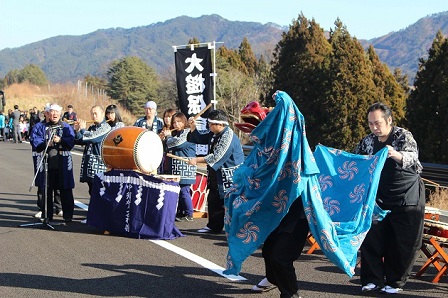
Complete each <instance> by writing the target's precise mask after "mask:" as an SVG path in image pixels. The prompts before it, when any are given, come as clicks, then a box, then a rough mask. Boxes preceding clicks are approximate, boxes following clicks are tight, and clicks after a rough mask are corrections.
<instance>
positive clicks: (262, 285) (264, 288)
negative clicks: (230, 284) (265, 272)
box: [251, 277, 276, 293]
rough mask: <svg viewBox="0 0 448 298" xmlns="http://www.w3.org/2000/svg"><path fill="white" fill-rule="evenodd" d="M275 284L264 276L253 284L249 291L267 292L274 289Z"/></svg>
mask: <svg viewBox="0 0 448 298" xmlns="http://www.w3.org/2000/svg"><path fill="white" fill-rule="evenodd" d="M275 288H276V286H275V285H273V284H271V283H270V282H269V280H268V279H267V278H266V277H265V278H263V279H262V280H261V281H260V282H259V283H258V284H257V285H255V286H253V287H252V289H251V291H252V292H255V293H263V292H268V291H270V290H273V289H275Z"/></svg>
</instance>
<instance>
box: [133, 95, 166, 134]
mask: <svg viewBox="0 0 448 298" xmlns="http://www.w3.org/2000/svg"><path fill="white" fill-rule="evenodd" d="M144 109H145V114H146V116H144V117H141V118H138V119H137V121H135V123H134V126H138V127H143V128H146V129H147V130H150V131H153V132H155V133H156V134H159V133H160V132H161V131H162V129H163V121H162V119H159V118H158V117H157V104H156V103H155V102H154V101H148V102H147V103H146V104H145V107H144Z"/></svg>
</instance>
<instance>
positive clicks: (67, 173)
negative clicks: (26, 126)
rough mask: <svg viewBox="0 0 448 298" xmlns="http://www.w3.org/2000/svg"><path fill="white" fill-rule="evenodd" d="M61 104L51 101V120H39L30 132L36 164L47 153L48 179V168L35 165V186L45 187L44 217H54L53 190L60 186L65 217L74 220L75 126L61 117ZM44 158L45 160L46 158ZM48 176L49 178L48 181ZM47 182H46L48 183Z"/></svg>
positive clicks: (51, 218)
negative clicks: (46, 170)
mask: <svg viewBox="0 0 448 298" xmlns="http://www.w3.org/2000/svg"><path fill="white" fill-rule="evenodd" d="M61 111H62V107H61V106H60V105H58V104H55V103H53V104H51V105H49V107H48V112H47V116H48V119H47V120H48V121H47V122H39V123H41V125H36V126H35V127H34V129H33V131H32V132H31V137H30V142H31V146H32V147H33V149H35V152H36V153H40V152H43V151H44V150H45V148H47V150H46V151H45V153H46V156H45V155H44V154H42V155H37V156H36V157H37V159H38V160H37V162H36V165H39V164H40V160H39V158H43V157H46V164H47V169H48V172H47V179H44V178H45V176H44V174H45V171H44V170H43V167H40V168H35V171H37V172H38V175H37V176H36V181H35V182H36V186H38V187H40V188H41V189H45V187H46V198H47V206H46V207H47V208H46V211H47V214H42V217H43V218H46V219H48V220H53V193H54V190H57V189H58V190H59V191H60V194H61V203H62V211H63V217H64V221H65V222H66V223H68V222H71V221H72V219H73V211H74V206H75V204H74V198H73V188H74V187H75V180H74V178H73V159H72V154H71V152H70V151H71V150H72V149H73V146H74V145H75V134H74V132H73V129H72V128H71V126H70V125H68V124H67V123H64V122H62V121H61ZM44 162H45V160H44ZM45 180H47V181H45ZM45 182H46V183H45Z"/></svg>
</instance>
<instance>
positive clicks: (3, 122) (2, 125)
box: [0, 110, 6, 142]
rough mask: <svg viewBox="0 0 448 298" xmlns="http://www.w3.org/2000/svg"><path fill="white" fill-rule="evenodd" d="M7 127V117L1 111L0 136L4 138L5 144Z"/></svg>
mask: <svg viewBox="0 0 448 298" xmlns="http://www.w3.org/2000/svg"><path fill="white" fill-rule="evenodd" d="M5 127H6V117H5V115H3V111H1V110H0V135H1V137H2V141H3V142H6V134H5Z"/></svg>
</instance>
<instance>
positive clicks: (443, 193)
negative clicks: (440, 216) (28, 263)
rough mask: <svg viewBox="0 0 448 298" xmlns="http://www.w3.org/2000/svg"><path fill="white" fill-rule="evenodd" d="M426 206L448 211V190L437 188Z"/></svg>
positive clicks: (432, 191)
mask: <svg viewBox="0 0 448 298" xmlns="http://www.w3.org/2000/svg"><path fill="white" fill-rule="evenodd" d="M426 206H430V207H434V208H438V209H441V210H448V188H445V187H435V188H434V190H431V191H430V193H429V196H428V201H427V202H426Z"/></svg>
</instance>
